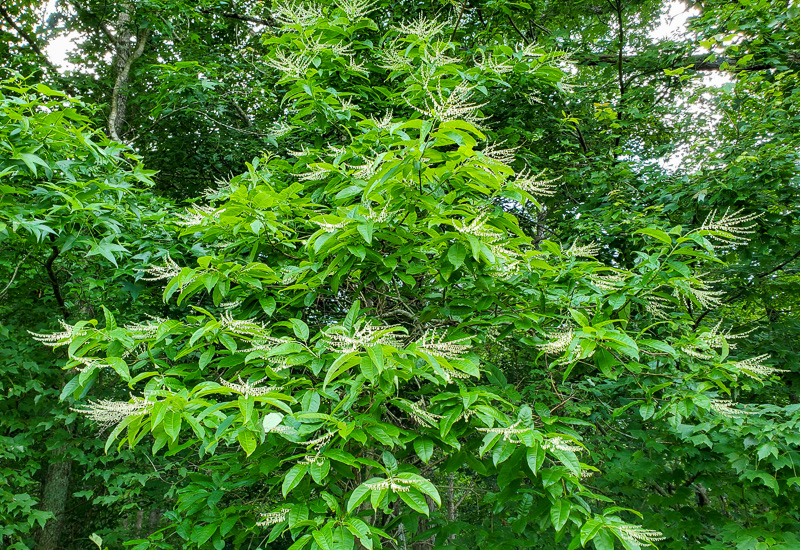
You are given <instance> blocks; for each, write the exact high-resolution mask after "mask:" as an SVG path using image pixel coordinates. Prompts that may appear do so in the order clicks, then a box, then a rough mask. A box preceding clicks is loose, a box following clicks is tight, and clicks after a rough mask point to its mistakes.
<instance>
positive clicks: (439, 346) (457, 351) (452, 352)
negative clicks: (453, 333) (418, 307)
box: [416, 330, 472, 359]
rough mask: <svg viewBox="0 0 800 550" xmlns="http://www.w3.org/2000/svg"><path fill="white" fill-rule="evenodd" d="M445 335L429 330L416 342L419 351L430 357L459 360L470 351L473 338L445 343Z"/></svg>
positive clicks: (468, 337) (467, 337)
mask: <svg viewBox="0 0 800 550" xmlns="http://www.w3.org/2000/svg"><path fill="white" fill-rule="evenodd" d="M445 336H446V335H445V334H439V333H437V332H436V330H428V331H426V332H425V334H423V335H422V338H420V339H419V340H417V341H416V344H417V349H418V350H419V351H423V352H425V353H427V354H428V355H435V356H438V357H444V358H445V359H458V358H459V357H460V356H461V355H463V354H465V353H466V352H467V351H469V349H470V347H471V345H470V343H471V342H472V337H471V336H465V337H463V338H457V339H456V340H450V341H449V342H445V341H444V338H445Z"/></svg>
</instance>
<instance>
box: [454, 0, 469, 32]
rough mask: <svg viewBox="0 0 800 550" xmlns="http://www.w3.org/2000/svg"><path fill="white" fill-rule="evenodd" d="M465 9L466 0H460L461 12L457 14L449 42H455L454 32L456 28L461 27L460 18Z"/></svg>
mask: <svg viewBox="0 0 800 550" xmlns="http://www.w3.org/2000/svg"><path fill="white" fill-rule="evenodd" d="M465 9H467V0H462V2H461V10H460V11H459V12H458V19H457V20H456V24H455V26H454V27H453V33H452V34H451V35H450V42H452V41H453V40H455V37H456V31H457V30H458V27H459V26H460V25H461V18H462V17H464V10H465Z"/></svg>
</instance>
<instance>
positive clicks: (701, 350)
mask: <svg viewBox="0 0 800 550" xmlns="http://www.w3.org/2000/svg"><path fill="white" fill-rule="evenodd" d="M721 327H722V319H720V321H719V323H717V325H716V326H715V327H714V328H713V329H711V330H709V331H706V332H703V333H701V334H699V335H698V336H697V339H696V343H694V344H684V345H682V346H680V349H681V350H682V351H683V352H684V353H686V355H689V356H691V357H696V358H697V359H702V360H704V361H710V360H712V359H713V358H714V355H713V354H711V353H708V351H707V350H709V349H711V348H722V347H725V346H727V347H728V349H729V350H734V349H736V343H735V342H732V340H739V339H741V338H744V337H745V336H747V335H748V334H750V333H751V332H752V330H750V331H747V332H743V333H741V334H731V333H730V331H726V332H722V331H721V330H720V328H721Z"/></svg>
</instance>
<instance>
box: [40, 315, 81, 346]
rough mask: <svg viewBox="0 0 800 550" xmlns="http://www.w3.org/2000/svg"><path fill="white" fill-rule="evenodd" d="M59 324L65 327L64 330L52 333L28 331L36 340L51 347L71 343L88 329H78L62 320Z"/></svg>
mask: <svg viewBox="0 0 800 550" xmlns="http://www.w3.org/2000/svg"><path fill="white" fill-rule="evenodd" d="M58 324H59V325H61V328H63V329H64V331H63V332H54V333H52V334H39V333H38V332H31V331H28V334H30V335H31V336H32V337H33V339H34V340H36V341H37V342H39V343H41V344H44V345H45V346H49V347H51V348H57V347H58V346H64V345H67V344H71V343H72V341H73V340H74V339H75V338H77V337H79V336H84V335H85V334H86V333H87V330H86V329H84V328H79V329H76V328H75V327H73V326H72V325H70V324H68V323H66V322H65V321H62V320H59V321H58Z"/></svg>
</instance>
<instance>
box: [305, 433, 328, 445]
mask: <svg viewBox="0 0 800 550" xmlns="http://www.w3.org/2000/svg"><path fill="white" fill-rule="evenodd" d="M334 435H336V434H335V432H328V433H326V434H325V435H323V436H322V437H318V438H317V439H312V440H311V441H306V442H305V443H304V445H306V446H308V447H322V446H323V445H325V444H326V443H327V442H328V441H330V440H331V438H333V436H334Z"/></svg>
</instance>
